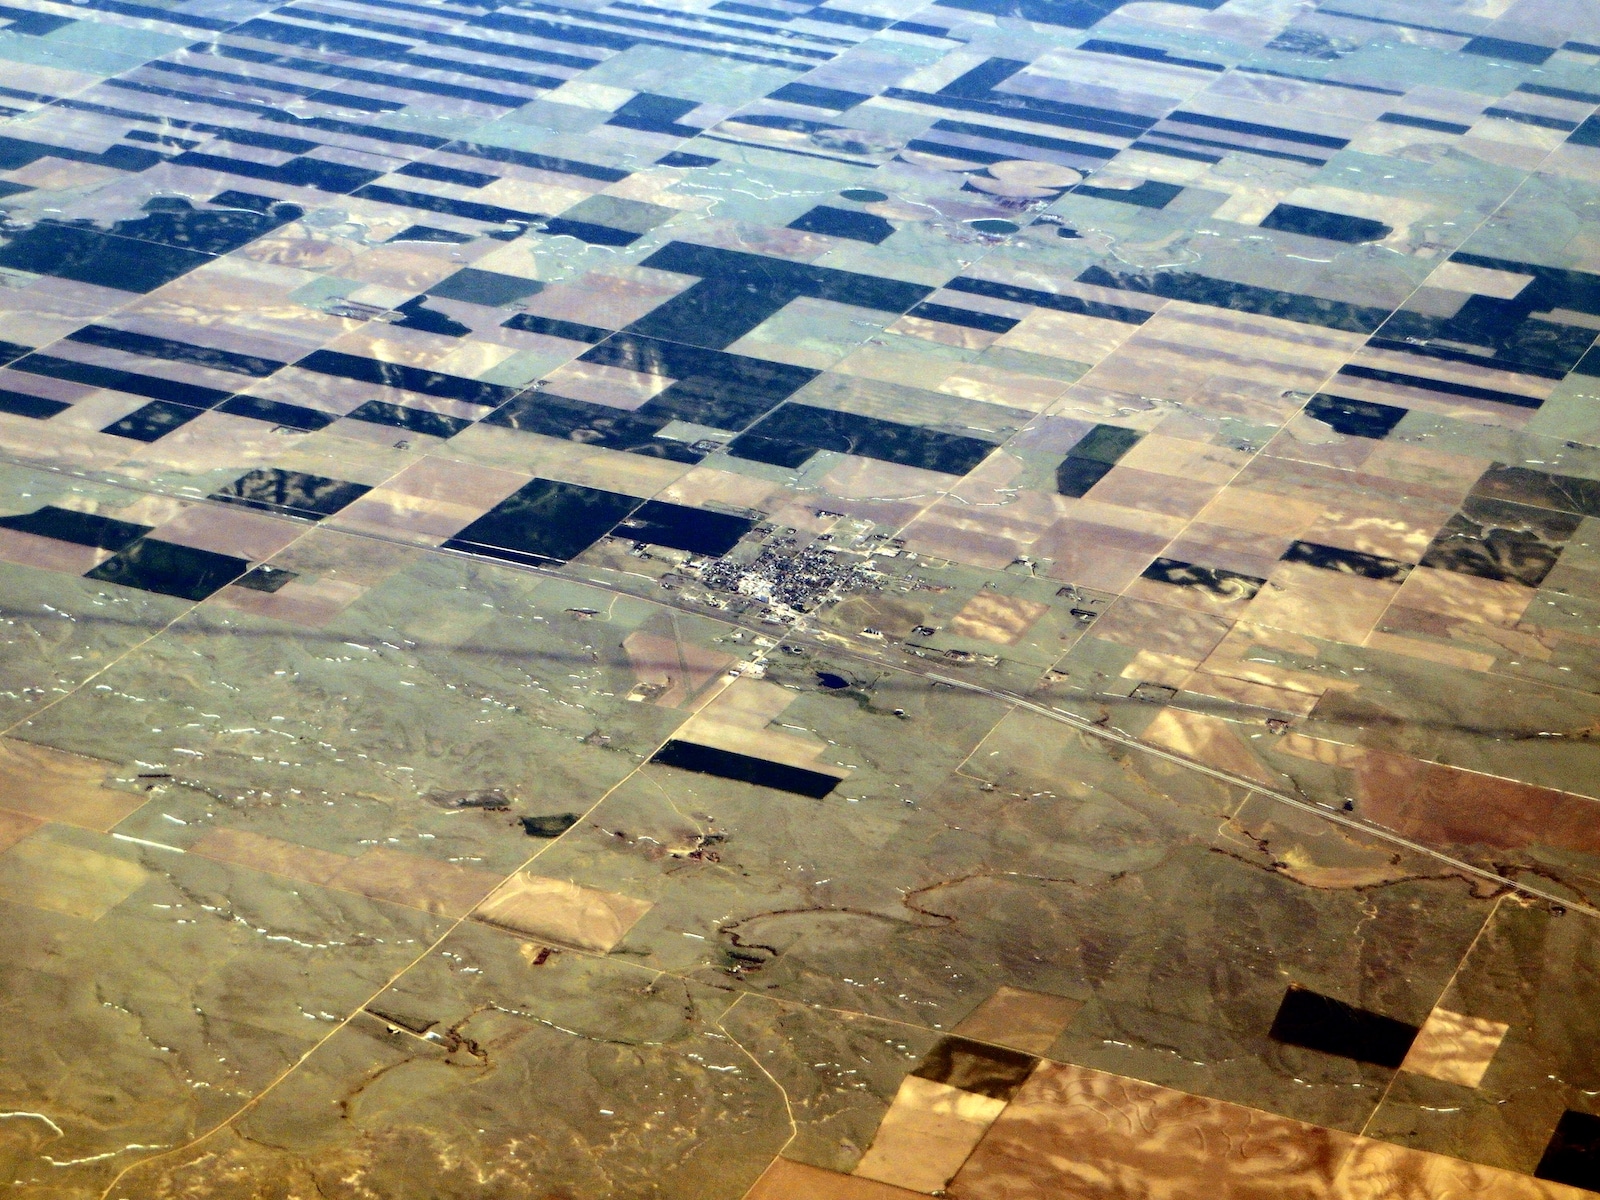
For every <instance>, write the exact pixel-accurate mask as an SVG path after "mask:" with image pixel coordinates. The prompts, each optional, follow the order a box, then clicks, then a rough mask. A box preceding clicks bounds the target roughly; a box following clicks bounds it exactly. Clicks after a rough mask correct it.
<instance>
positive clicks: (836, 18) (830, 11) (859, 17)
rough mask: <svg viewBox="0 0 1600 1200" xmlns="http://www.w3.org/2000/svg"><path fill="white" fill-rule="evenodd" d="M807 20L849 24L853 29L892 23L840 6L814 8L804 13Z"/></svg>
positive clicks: (870, 27)
mask: <svg viewBox="0 0 1600 1200" xmlns="http://www.w3.org/2000/svg"><path fill="white" fill-rule="evenodd" d="M805 19H806V20H808V21H826V22H828V23H829V24H830V25H849V26H851V27H852V28H855V29H870V30H873V31H877V30H879V29H887V28H889V26H890V25H891V24H892V23H893V22H891V21H889V20H887V19H886V18H884V17H870V16H868V15H867V14H866V13H857V12H848V11H846V10H845V9H841V8H814V9H812V10H811V11H810V12H808V13H806V14H805Z"/></svg>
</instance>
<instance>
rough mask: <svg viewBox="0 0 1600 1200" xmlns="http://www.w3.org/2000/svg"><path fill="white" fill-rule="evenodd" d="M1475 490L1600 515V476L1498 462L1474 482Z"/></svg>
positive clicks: (1478, 493) (1476, 493) (1518, 501)
mask: <svg viewBox="0 0 1600 1200" xmlns="http://www.w3.org/2000/svg"><path fill="white" fill-rule="evenodd" d="M1472 494H1473V495H1474V496H1486V497H1488V498H1489V499H1491V500H1509V501H1511V502H1513V503H1516V504H1529V505H1532V506H1534V507H1535V508H1550V509H1554V510H1556V511H1557V512H1565V513H1575V514H1577V515H1579V516H1584V517H1600V479H1584V478H1582V477H1581V476H1577V475H1555V474H1552V473H1550V472H1548V471H1535V470H1532V469H1531V468H1528V467H1510V466H1507V465H1506V464H1505V463H1495V464H1494V465H1492V466H1491V467H1490V468H1489V469H1488V470H1487V471H1485V472H1484V473H1483V474H1482V475H1481V476H1480V477H1479V479H1478V482H1477V483H1475V484H1473V486H1472Z"/></svg>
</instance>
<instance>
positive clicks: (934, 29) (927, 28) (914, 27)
mask: <svg viewBox="0 0 1600 1200" xmlns="http://www.w3.org/2000/svg"><path fill="white" fill-rule="evenodd" d="M889 28H890V29H898V30H899V31H900V32H901V33H920V34H921V35H922V36H923V37H936V38H945V37H949V36H950V31H949V30H948V29H946V28H945V27H944V26H943V25H923V24H920V23H918V22H916V21H896V22H895V23H894V24H893V25H891V26H889Z"/></svg>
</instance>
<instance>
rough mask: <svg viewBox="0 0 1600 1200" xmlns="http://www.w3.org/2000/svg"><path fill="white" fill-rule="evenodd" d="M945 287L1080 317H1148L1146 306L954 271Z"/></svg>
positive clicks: (1134, 320)
mask: <svg viewBox="0 0 1600 1200" xmlns="http://www.w3.org/2000/svg"><path fill="white" fill-rule="evenodd" d="M944 286H945V290H946V291H951V292H966V293H967V294H968V295H971V296H989V297H991V298H993V299H995V300H1011V301H1014V302H1016V303H1018V304H1031V305H1033V306H1034V307H1035V308H1050V309H1055V310H1056V311H1057V312H1069V313H1077V314H1078V315H1079V316H1080V317H1100V318H1102V319H1104V320H1107V321H1121V322H1123V323H1124V324H1126V325H1143V324H1144V323H1145V322H1146V321H1148V320H1149V319H1150V317H1151V313H1150V310H1149V309H1145V308H1124V307H1122V306H1121V305H1119V304H1102V303H1101V302H1100V301H1098V300H1085V299H1083V298H1082V297H1081V296H1061V295H1057V294H1056V293H1055V292H1040V291H1036V290H1034V289H1033V288H1025V287H1017V286H1015V285H1014V284H1009V283H995V282H993V281H991V280H988V279H969V278H968V277H967V276H965V275H958V276H957V277H956V278H954V279H952V280H951V281H950V282H949V283H947V284H945V285H944Z"/></svg>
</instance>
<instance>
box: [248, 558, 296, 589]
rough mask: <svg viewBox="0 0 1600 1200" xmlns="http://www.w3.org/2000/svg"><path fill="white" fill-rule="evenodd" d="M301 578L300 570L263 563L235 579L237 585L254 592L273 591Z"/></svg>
mask: <svg viewBox="0 0 1600 1200" xmlns="http://www.w3.org/2000/svg"><path fill="white" fill-rule="evenodd" d="M299 578H300V572H298V571H291V570H289V569H288V568H287V567H271V566H268V565H267V564H266V563H262V564H261V565H260V566H259V567H257V568H256V569H255V570H253V571H250V572H247V573H246V574H244V575H241V576H239V578H237V579H235V580H234V581H233V583H234V586H235V587H242V588H249V589H250V590H251V591H252V592H267V593H269V594H270V593H272V592H276V591H279V590H280V589H282V587H283V585H284V584H286V583H292V582H293V581H294V580H296V579H299Z"/></svg>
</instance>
